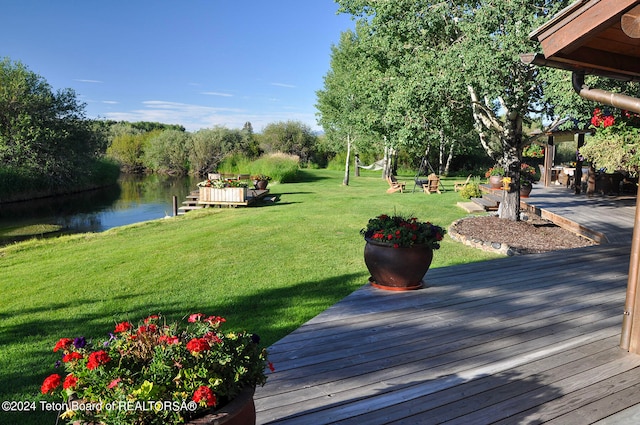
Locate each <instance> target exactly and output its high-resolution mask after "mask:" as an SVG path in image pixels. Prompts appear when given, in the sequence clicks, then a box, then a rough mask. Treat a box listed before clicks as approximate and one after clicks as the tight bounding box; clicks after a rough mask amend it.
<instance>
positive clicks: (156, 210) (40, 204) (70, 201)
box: [0, 174, 199, 244]
mask: <svg viewBox="0 0 640 425" xmlns="http://www.w3.org/2000/svg"><path fill="white" fill-rule="evenodd" d="M198 181H199V180H198V179H197V178H193V177H189V176H180V177H175V176H161V175H155V174H152V175H144V176H138V175H123V176H121V177H120V179H119V180H118V184H117V185H113V186H111V187H107V188H104V189H99V190H91V191H87V192H82V193H78V194H74V195H67V196H58V197H51V198H43V199H37V200H32V201H26V202H12V203H7V204H0V244H6V243H9V242H12V241H16V240H21V239H25V238H28V237H33V235H28V236H27V235H24V233H33V231H32V230H31V229H58V230H57V231H55V232H51V233H47V234H48V235H59V234H70V233H83V232H102V231H105V230H107V229H111V228H113V227H118V226H124V225H127V224H133V223H138V222H142V221H147V220H154V219H158V218H163V217H165V216H167V215H169V216H170V215H173V196H177V197H178V206H180V205H181V203H182V201H184V200H185V197H186V196H187V195H188V194H189V192H191V191H193V190H195V189H196V188H197V187H196V184H197V182H198Z"/></svg>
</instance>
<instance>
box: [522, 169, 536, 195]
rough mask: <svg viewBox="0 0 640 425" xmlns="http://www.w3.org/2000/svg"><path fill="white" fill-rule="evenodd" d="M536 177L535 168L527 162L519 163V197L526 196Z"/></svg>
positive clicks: (529, 192)
mask: <svg viewBox="0 0 640 425" xmlns="http://www.w3.org/2000/svg"><path fill="white" fill-rule="evenodd" d="M535 179H536V169H535V168H533V167H532V166H531V165H529V164H525V163H522V164H520V197H521V198H528V197H529V195H530V194H531V190H532V189H533V182H534V181H535Z"/></svg>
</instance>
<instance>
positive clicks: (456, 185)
mask: <svg viewBox="0 0 640 425" xmlns="http://www.w3.org/2000/svg"><path fill="white" fill-rule="evenodd" d="M470 181H471V174H469V175H468V176H467V180H465V181H463V182H454V183H453V191H454V192H457V191H459V190H462V189H463V188H464V187H465V186H466V185H468V184H469V182H470Z"/></svg>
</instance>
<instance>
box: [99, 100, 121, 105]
mask: <svg viewBox="0 0 640 425" xmlns="http://www.w3.org/2000/svg"><path fill="white" fill-rule="evenodd" d="M102 103H106V104H107V105H117V104H118V103H120V102H116V101H115V100H103V101H102Z"/></svg>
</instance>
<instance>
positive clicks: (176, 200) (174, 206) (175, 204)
mask: <svg viewBox="0 0 640 425" xmlns="http://www.w3.org/2000/svg"><path fill="white" fill-rule="evenodd" d="M172 201H173V216H174V217H175V216H177V215H178V197H177V196H175V195H174V196H173V199H172Z"/></svg>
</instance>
